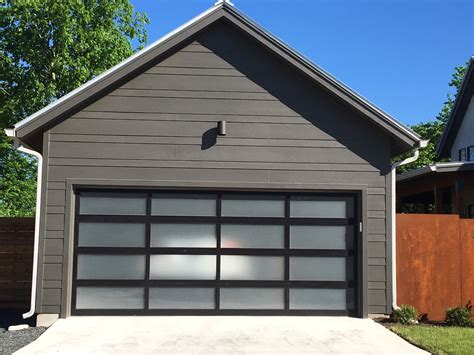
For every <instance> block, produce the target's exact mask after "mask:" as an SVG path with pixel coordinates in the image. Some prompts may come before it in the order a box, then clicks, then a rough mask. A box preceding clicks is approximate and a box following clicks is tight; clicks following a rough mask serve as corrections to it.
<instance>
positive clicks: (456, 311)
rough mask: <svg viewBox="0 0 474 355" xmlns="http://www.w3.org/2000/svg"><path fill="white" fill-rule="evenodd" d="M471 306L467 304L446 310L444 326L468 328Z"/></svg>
mask: <svg viewBox="0 0 474 355" xmlns="http://www.w3.org/2000/svg"><path fill="white" fill-rule="evenodd" d="M471 311H472V305H471V303H470V302H469V303H468V304H467V305H465V306H464V307H453V308H448V309H447V310H446V324H448V325H455V326H458V327H469V326H470V325H471Z"/></svg>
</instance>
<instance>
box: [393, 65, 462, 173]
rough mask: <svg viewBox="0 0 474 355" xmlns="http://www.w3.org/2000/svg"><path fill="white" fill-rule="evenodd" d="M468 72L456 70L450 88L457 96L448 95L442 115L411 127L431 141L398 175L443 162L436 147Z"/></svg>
mask: <svg viewBox="0 0 474 355" xmlns="http://www.w3.org/2000/svg"><path fill="white" fill-rule="evenodd" d="M466 71H467V65H465V66H459V67H456V68H454V73H453V76H452V78H451V82H450V83H449V86H450V87H453V88H454V89H455V91H456V92H455V94H454V95H451V94H450V93H448V95H447V99H446V101H445V102H444V104H443V107H442V108H441V111H440V113H439V114H438V115H437V116H436V119H435V120H434V121H428V122H425V123H418V124H416V125H413V126H411V127H410V128H411V129H412V130H414V131H415V132H416V133H418V134H419V135H420V136H421V137H422V138H423V139H429V140H430V142H429V143H428V146H427V147H426V148H425V149H422V150H420V157H419V158H418V160H417V161H415V162H414V163H411V164H407V165H403V166H401V167H399V168H398V169H397V172H398V173H402V172H406V171H410V170H413V169H416V168H420V167H422V166H426V165H430V164H433V163H436V162H440V161H443V159H440V158H439V157H437V156H436V147H437V146H438V142H439V140H440V138H441V135H442V134H443V130H444V127H446V123H447V122H448V118H449V115H450V114H451V110H452V109H453V106H454V101H455V100H456V96H457V93H458V91H459V89H460V87H461V85H462V81H463V79H464V75H465V74H466Z"/></svg>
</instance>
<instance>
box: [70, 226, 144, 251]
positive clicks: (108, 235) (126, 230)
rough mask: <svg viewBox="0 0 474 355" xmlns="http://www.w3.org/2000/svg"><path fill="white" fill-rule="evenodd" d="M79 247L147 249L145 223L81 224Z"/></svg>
mask: <svg viewBox="0 0 474 355" xmlns="http://www.w3.org/2000/svg"><path fill="white" fill-rule="evenodd" d="M78 238H79V240H78V245H79V247H115V248H119V247H123V248H125V247H145V223H95V222H81V223H79V236H78Z"/></svg>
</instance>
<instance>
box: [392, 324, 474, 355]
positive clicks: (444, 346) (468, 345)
mask: <svg viewBox="0 0 474 355" xmlns="http://www.w3.org/2000/svg"><path fill="white" fill-rule="evenodd" d="M391 329H392V331H394V332H395V333H397V334H398V335H400V336H401V337H402V338H404V339H406V340H408V341H409V342H410V343H412V344H415V345H416V346H418V347H420V348H422V349H425V350H427V351H429V352H431V353H449V354H474V328H461V327H439V326H432V325H423V324H421V325H400V324H397V325H394V326H393V327H392V328H391Z"/></svg>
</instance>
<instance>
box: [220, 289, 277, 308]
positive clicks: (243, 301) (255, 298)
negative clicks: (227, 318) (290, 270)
mask: <svg viewBox="0 0 474 355" xmlns="http://www.w3.org/2000/svg"><path fill="white" fill-rule="evenodd" d="M220 307H221V309H247V310H251V309H255V310H258V309H263V310H265V309H280V310H283V309H285V297H284V289H283V288H255V287H252V288H250V287H248V288H221V290H220Z"/></svg>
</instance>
